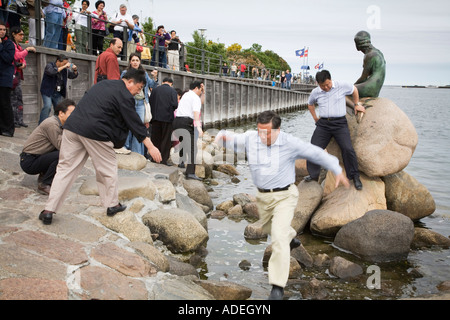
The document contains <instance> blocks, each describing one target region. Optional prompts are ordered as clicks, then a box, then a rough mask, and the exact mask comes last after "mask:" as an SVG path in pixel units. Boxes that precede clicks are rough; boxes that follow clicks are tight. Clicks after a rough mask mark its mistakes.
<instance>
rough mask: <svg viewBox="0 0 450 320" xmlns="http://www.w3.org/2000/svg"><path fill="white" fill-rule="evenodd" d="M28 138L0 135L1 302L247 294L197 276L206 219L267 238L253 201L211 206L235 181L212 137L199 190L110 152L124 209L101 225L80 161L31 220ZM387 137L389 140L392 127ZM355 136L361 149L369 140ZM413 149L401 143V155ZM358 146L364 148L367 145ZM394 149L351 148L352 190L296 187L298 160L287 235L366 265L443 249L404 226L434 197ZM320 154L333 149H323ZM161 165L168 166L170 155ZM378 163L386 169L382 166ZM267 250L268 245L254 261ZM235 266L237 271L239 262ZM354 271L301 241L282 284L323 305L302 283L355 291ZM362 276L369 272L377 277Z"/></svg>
mask: <svg viewBox="0 0 450 320" xmlns="http://www.w3.org/2000/svg"><path fill="white" fill-rule="evenodd" d="M371 106H372V105H371ZM380 108H381V107H380ZM390 108H392V107H390ZM374 109H375V108H374ZM363 121H366V122H369V126H370V125H372V126H373V124H374V123H375V122H376V121H381V120H373V119H371V117H370V114H366V116H365V119H364V120H363ZM392 121H393V122H396V121H397V122H398V120H395V119H394V120H392ZM402 121H404V120H402ZM349 122H350V121H349ZM350 123H351V124H352V125H353V126H354V128H353V129H352V130H351V132H352V138H355V139H357V136H361V135H363V132H361V131H359V132H358V127H357V126H358V125H357V124H356V121H355V122H350ZM367 130H369V129H365V130H364V131H367ZM31 131H32V128H31V127H30V128H19V129H17V130H16V134H15V136H14V138H7V137H2V136H1V137H0V161H1V163H2V167H1V168H0V181H1V182H0V200H1V203H2V205H1V208H0V300H25V299H54V300H65V299H69V300H78V299H102V300H116V299H124V300H147V299H157V300H185V299H186V300H245V299H252V298H253V297H252V290H251V289H250V288H248V287H246V286H245V285H241V284H238V283H233V282H232V281H228V280H225V281H213V280H201V279H200V277H199V273H198V269H197V268H196V266H198V264H199V261H200V263H201V261H202V260H203V259H204V257H205V256H206V255H207V250H206V248H205V244H206V243H207V242H208V239H209V234H208V219H211V218H215V219H221V218H223V217H225V216H226V217H228V218H233V217H235V218H239V219H246V220H248V221H249V224H248V226H247V227H246V229H245V232H244V235H243V236H244V237H245V238H246V239H248V240H251V239H263V238H265V237H267V235H265V234H263V233H262V232H261V229H260V226H259V225H258V222H257V221H256V220H257V218H258V213H257V210H256V206H255V203H254V201H255V199H254V196H253V195H250V194H245V193H239V190H238V189H237V190H236V194H235V196H233V199H230V200H228V201H225V202H223V203H220V204H218V205H217V206H216V207H215V208H214V205H213V202H212V200H211V196H210V192H209V191H211V189H214V185H215V184H218V183H223V181H226V182H225V183H231V181H232V179H239V173H238V172H237V171H236V168H235V167H234V166H233V165H232V164H227V163H223V158H224V154H223V151H224V150H223V149H222V148H220V147H219V146H217V145H214V143H213V142H212V137H211V136H209V135H208V134H207V135H205V137H204V139H203V141H202V142H201V143H202V146H201V150H202V152H201V157H202V162H203V165H201V166H197V175H198V176H201V177H204V178H206V179H205V181H207V182H208V184H209V185H207V184H205V183H202V182H199V181H193V180H185V179H184V176H183V173H182V170H181V169H179V168H177V167H176V166H171V167H167V166H165V165H158V164H154V163H151V162H149V161H147V160H146V159H145V158H144V157H142V156H140V155H138V154H134V153H131V154H130V155H118V165H119V197H120V200H121V201H122V202H124V203H125V204H127V206H128V208H127V210H126V211H124V212H121V213H119V214H117V215H116V216H114V217H107V216H106V212H105V209H104V208H102V207H101V205H100V200H99V197H98V191H97V186H96V183H95V171H94V169H93V167H92V163H91V162H90V160H88V162H87V164H86V166H85V168H84V169H83V170H82V172H81V174H80V175H79V177H78V179H77V180H76V182H75V183H74V185H73V187H72V190H71V192H70V194H69V197H68V198H67V200H66V203H65V205H64V207H63V209H62V210H61V212H58V213H57V214H56V215H55V216H54V218H53V223H52V224H51V225H49V226H44V225H43V224H42V222H41V221H39V220H38V214H39V212H40V211H41V210H42V209H43V207H44V205H45V201H46V199H47V197H46V196H44V195H40V194H39V193H37V192H36V189H37V181H36V180H37V177H36V176H30V175H27V174H25V173H23V171H22V170H21V168H20V166H19V161H18V159H19V154H20V152H21V150H22V145H23V143H24V141H25V139H26V137H27V136H28V135H29V134H30V133H31ZM394 131H396V130H394ZM368 134H369V135H371V136H375V134H374V133H373V132H372V133H371V132H368ZM387 134H389V135H396V134H398V130H397V131H396V132H395V133H392V132H388V133H387ZM408 135H409V136H411V135H412V136H413V134H411V133H408V134H406V136H408ZM374 138H375V139H378V140H381V141H385V140H387V139H386V138H380V137H379V136H378V137H374ZM362 139H363V140H364V141H366V142H367V139H368V138H367V137H363V138H362ZM393 140H395V141H399V140H402V139H399V138H394V139H393ZM405 140H407V141H411V139H409V140H408V139H403V141H405ZM412 140H414V139H412ZM414 143H417V142H414V141H412V143H409V145H410V146H411V147H410V149H411V148H412V149H414V147H415V145H414ZM366 144H368V145H369V146H370V142H367V143H366ZM388 144H389V142H388ZM404 145H405V143H403V142H402V146H401V149H403V150H402V152H401V154H399V153H400V151H398V149H396V148H397V147H396V146H394V147H393V146H392V143H390V145H389V146H387V147H384V149H389V148H393V149H392V150H393V151H392V150H391V151H390V152H391V153H395V155H396V158H397V159H396V160H397V161H396V165H395V166H394V165H393V162H392V161H387V160H384V159H381V160H380V158H379V157H380V156H386V154H388V155H389V153H390V152H378V155H376V156H377V157H378V158H377V159H374V157H375V155H374V154H370V155H367V153H368V152H369V151H370V150H367V148H366V149H364V148H363V146H362V145H361V143H358V142H357V141H356V140H355V149H357V153H358V155H362V156H363V157H366V159H367V161H366V160H364V159H359V161H360V163H362V164H363V165H362V170H364V172H367V174H366V173H364V172H362V181H363V184H364V189H363V192H360V191H356V190H353V189H354V188H351V189H350V190H344V189H339V188H338V189H336V190H333V188H332V187H331V186H332V185H333V177H332V176H331V175H328V174H326V173H324V176H323V178H324V182H323V183H321V184H319V183H316V182H309V183H306V182H303V181H301V180H302V176H304V175H306V173H305V167H304V163H303V162H302V161H298V163H297V176H298V181H297V182H298V188H299V192H300V199H299V205H298V207H297V210H296V213H295V218H294V220H293V227H294V228H295V229H296V230H297V231H298V233H299V234H301V233H302V232H304V231H305V230H306V229H309V230H311V232H313V233H315V234H317V235H320V236H328V237H330V238H331V239H334V240H333V241H334V242H333V245H334V246H336V247H339V248H340V249H341V250H343V252H351V253H352V254H353V255H355V256H358V257H362V259H363V260H364V261H367V262H368V263H369V264H371V263H372V264H374V265H376V264H379V263H384V262H386V261H392V260H402V259H404V258H405V257H406V256H407V255H408V253H409V252H410V250H411V249H414V248H431V247H433V248H435V247H438V248H448V247H449V246H450V239H448V238H446V237H444V236H442V235H439V234H437V233H435V232H433V231H431V230H427V229H423V228H414V225H413V221H416V220H418V219H420V218H421V217H423V216H427V215H429V214H432V212H433V211H434V208H432V206H433V205H434V201H432V198H431V199H430V195H429V193H427V190H426V189H424V187H423V186H421V185H420V184H419V183H418V182H417V181H414V180H415V179H414V178H413V177H410V176H409V175H407V174H406V173H404V172H403V171H402V166H403V167H404V166H406V164H407V162H408V161H409V158H408V157H411V155H412V152H413V150H412V152H411V151H405V150H404V149H405V148H404ZM328 149H329V152H330V153H333V152H335V151H333V146H330V147H329V148H328ZM406 149H407V148H406ZM336 154H338V152H337V153H336ZM403 154H405V156H404V157H403V156H402V155H403ZM230 157H231V159H234V155H233V154H231V156H230V154H227V155H226V158H227V159H230ZM172 159H173V160H174V161H175V162H176V157H175V154H173V155H172ZM370 162H373V164H371V163H370ZM384 162H387V163H388V164H387V165H386V166H385V168H384V169H383V168H382V167H383V165H382V164H383V163H384ZM405 163H406V164H405ZM380 168H381V169H380ZM380 170H382V171H380ZM392 170H393V171H392ZM325 177H326V178H325ZM235 181H238V180H235ZM321 182H322V181H321ZM417 191H418V192H417ZM397 193H398V194H397ZM419 195H420V196H419ZM422 196H423V197H422ZM421 197H422V198H421ZM349 199H351V201H349ZM408 206H409V207H408ZM430 207H431V209H430ZM254 221H256V222H254ZM300 238H301V236H300ZM270 252H271V251H270V246H268V247H267V249H266V251H265V252H264V255H263V257H261V259H262V262H261V264H262V265H264V264H266V263H267V261H268V259H269V257H270ZM239 267H240V268H241V269H242V270H246V265H245V261H242V266H241V265H240V266H239ZM363 267H364V269H365V268H366V265H361V264H359V263H355V262H352V261H351V259H347V258H346V255H345V254H344V253H343V254H342V255H338V256H333V257H331V256H328V255H327V254H326V253H321V252H320V251H316V250H314V248H313V247H312V246H309V245H308V243H304V244H303V245H302V246H300V247H299V248H297V249H295V250H293V251H292V258H291V269H290V280H289V283H288V286H292V287H295V288H300V289H299V290H300V291H301V294H302V297H303V298H304V299H327V298H328V299H329V298H332V295H330V294H329V292H330V288H329V285H328V280H327V279H325V280H324V279H318V278H316V277H314V276H308V275H307V274H308V272H309V270H311V269H320V270H323V271H324V272H327V273H329V278H332V279H337V280H338V281H339V280H341V281H362V282H363V283H364V285H366V280H367V274H364V272H365V270H363ZM373 272H374V276H376V270H373ZM413 272H414V271H413ZM305 275H306V276H305ZM249 276H251V274H250V275H249ZM375 280H376V279H375ZM367 283H368V282H367ZM373 285H375V286H376V285H377V281H374V282H373ZM331 290H332V289H331ZM382 290H383V288H382ZM385 290H386V289H385ZM387 290H389V289H387ZM438 290H439V292H440V293H438V294H436V295H433V296H431V297H423V299H428V298H431V299H450V291H449V290H450V281H444V282H442V283H440V284H439V287H438ZM287 297H289V294H287Z"/></svg>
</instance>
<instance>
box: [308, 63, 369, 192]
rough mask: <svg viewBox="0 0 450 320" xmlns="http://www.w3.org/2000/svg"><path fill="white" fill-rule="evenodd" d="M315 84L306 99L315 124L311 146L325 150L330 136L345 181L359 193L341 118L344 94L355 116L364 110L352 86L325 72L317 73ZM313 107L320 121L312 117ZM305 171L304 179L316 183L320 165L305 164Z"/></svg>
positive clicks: (355, 164) (352, 155)
mask: <svg viewBox="0 0 450 320" xmlns="http://www.w3.org/2000/svg"><path fill="white" fill-rule="evenodd" d="M316 81H317V82H318V83H319V86H318V87H317V88H315V89H314V90H313V91H311V95H310V96H309V100H308V109H309V111H310V112H311V115H312V117H313V119H314V121H315V122H316V129H315V130H314V133H313V136H312V137H311V143H312V144H313V145H316V146H319V147H321V148H322V149H325V148H326V147H327V145H328V143H329V142H330V140H331V138H333V137H334V139H335V140H336V142H337V144H338V145H339V148H340V149H341V152H342V159H343V162H344V167H345V171H346V174H347V178H349V179H350V180H353V182H354V185H355V188H356V189H357V190H361V189H362V187H363V186H362V183H361V180H360V179H359V171H358V160H357V158H356V153H355V150H354V149H353V146H352V141H351V139H350V131H349V129H348V124H347V119H346V117H345V114H346V113H347V108H346V104H345V97H346V96H347V95H353V102H354V105H355V114H356V113H357V112H365V108H364V107H363V106H362V105H361V104H360V103H359V94H358V89H357V88H356V87H355V86H354V85H352V84H347V83H341V82H337V81H332V80H331V74H330V72H329V71H328V70H322V71H320V72H318V73H317V74H316ZM315 104H317V105H318V109H319V115H320V118H319V117H318V116H317V115H316V111H315ZM307 169H308V172H309V176H307V177H306V178H305V180H306V181H311V180H318V178H319V173H320V166H318V165H316V164H314V163H310V162H307Z"/></svg>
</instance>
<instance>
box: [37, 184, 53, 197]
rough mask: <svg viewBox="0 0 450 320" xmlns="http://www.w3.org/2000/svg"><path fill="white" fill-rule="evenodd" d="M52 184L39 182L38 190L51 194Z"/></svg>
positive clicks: (41, 192)
mask: <svg viewBox="0 0 450 320" xmlns="http://www.w3.org/2000/svg"><path fill="white" fill-rule="evenodd" d="M50 188H51V186H50V185H49V184H44V183H39V184H38V192H39V193H40V194H45V195H49V194H50Z"/></svg>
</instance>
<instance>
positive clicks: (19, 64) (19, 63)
mask: <svg viewBox="0 0 450 320" xmlns="http://www.w3.org/2000/svg"><path fill="white" fill-rule="evenodd" d="M14 65H15V66H16V68H20V67H22V66H23V63H22V62H16V61H14Z"/></svg>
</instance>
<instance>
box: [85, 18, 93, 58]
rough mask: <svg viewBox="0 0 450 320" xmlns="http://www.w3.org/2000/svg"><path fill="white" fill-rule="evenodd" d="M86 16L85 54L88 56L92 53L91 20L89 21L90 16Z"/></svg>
mask: <svg viewBox="0 0 450 320" xmlns="http://www.w3.org/2000/svg"><path fill="white" fill-rule="evenodd" d="M86 16H87V33H88V48H87V54H90V53H91V52H92V51H93V48H92V19H91V15H90V14H88V15H86Z"/></svg>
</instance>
